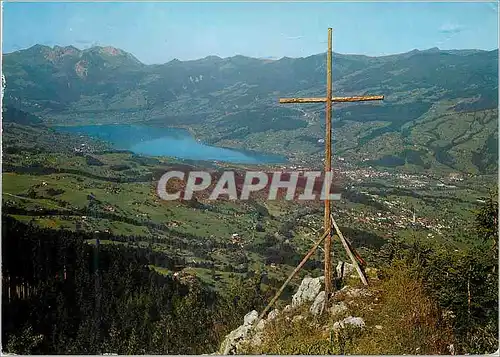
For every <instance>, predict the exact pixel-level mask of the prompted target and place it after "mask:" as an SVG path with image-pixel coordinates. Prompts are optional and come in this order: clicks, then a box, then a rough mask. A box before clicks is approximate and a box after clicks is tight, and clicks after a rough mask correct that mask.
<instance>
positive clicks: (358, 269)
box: [330, 215, 368, 285]
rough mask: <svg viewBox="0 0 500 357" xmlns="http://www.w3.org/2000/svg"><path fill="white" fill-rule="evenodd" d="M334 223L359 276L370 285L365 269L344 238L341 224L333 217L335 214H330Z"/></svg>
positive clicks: (364, 282) (365, 283)
mask: <svg viewBox="0 0 500 357" xmlns="http://www.w3.org/2000/svg"><path fill="white" fill-rule="evenodd" d="M330 218H331V221H332V225H333V227H334V228H335V231H336V232H337V235H338V236H339V238H340V241H341V242H342V245H343V246H344V249H345V251H346V252H347V255H348V256H349V258H351V262H352V264H354V267H355V268H356V271H357V272H358V275H359V277H360V278H361V281H362V282H363V284H364V285H368V280H366V276H365V273H363V270H362V269H361V267H360V266H359V263H358V261H357V260H356V257H355V256H354V254H353V252H352V251H351V249H350V247H349V244H348V243H347V240H346V239H345V238H344V235H343V234H342V232H341V231H340V229H339V226H337V222H335V219H333V215H330Z"/></svg>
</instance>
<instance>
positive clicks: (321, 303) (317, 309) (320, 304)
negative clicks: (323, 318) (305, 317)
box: [309, 291, 326, 316]
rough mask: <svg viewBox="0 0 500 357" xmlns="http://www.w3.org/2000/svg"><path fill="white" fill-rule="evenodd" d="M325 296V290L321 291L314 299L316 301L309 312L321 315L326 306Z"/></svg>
mask: <svg viewBox="0 0 500 357" xmlns="http://www.w3.org/2000/svg"><path fill="white" fill-rule="evenodd" d="M325 297H326V293H325V291H321V292H320V293H319V294H318V295H316V298H315V299H314V302H313V303H312V305H311V308H310V309H309V312H310V313H311V314H313V315H314V316H317V315H321V313H322V312H323V308H324V307H325Z"/></svg>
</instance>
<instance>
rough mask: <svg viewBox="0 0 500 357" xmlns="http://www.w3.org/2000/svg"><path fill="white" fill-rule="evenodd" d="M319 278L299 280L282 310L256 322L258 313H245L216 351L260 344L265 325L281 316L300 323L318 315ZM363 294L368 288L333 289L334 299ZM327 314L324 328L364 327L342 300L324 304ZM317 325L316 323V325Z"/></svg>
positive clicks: (238, 350)
mask: <svg viewBox="0 0 500 357" xmlns="http://www.w3.org/2000/svg"><path fill="white" fill-rule="evenodd" d="M344 269H345V267H344ZM348 270H349V268H348ZM344 272H346V270H344ZM323 282H324V278H323V277H318V278H312V277H309V276H307V277H305V278H304V279H303V280H302V282H301V284H300V286H299V288H298V290H297V292H296V293H295V295H293V297H292V304H291V305H287V306H285V308H284V309H283V311H279V310H277V309H274V310H272V311H271V312H270V313H269V314H268V316H267V318H266V319H262V320H260V321H258V322H257V320H258V313H257V311H255V310H254V311H251V312H249V313H248V314H246V315H245V317H244V318H243V324H242V325H241V326H239V327H238V328H237V329H235V330H233V331H231V333H229V334H228V335H227V336H226V338H225V339H224V342H223V343H222V345H221V348H220V350H219V352H218V354H223V355H228V354H238V353H242V352H244V351H242V346H243V345H244V344H247V343H248V344H249V345H252V346H258V345H260V344H261V343H262V341H263V337H264V333H265V327H266V325H267V324H268V323H269V322H271V321H272V320H276V319H281V318H283V321H284V322H285V323H286V324H290V323H292V324H293V323H298V322H300V323H302V321H303V322H304V323H311V320H310V319H309V318H310V317H311V316H319V315H321V314H322V313H323V310H324V308H325V299H326V294H325V291H324V290H323ZM366 296H370V293H369V291H368V290H366V289H363V288H352V287H348V286H346V287H344V288H343V289H341V290H340V291H337V292H336V299H337V300H339V299H343V298H348V299H353V298H354V299H355V298H359V297H366ZM346 302H347V303H348V304H349V303H350V301H349V300H347V301H346ZM306 304H307V305H306ZM304 305H306V306H308V307H309V313H307V312H306V313H304V311H307V310H304V309H302V308H300V309H299V307H301V306H304ZM298 311H301V314H298V313H297V312H298ZM328 314H329V315H330V316H332V317H333V318H334V321H336V322H335V323H334V324H333V326H332V325H331V323H330V324H328V326H324V328H325V330H326V331H331V330H332V329H333V331H337V332H338V331H340V330H342V329H345V328H348V327H355V328H364V327H365V322H364V320H363V319H362V318H361V317H356V316H348V314H349V308H348V305H347V304H346V303H345V302H344V301H339V302H337V303H335V304H333V305H332V306H330V307H329V308H328ZM346 316H348V317H346ZM330 321H331V320H330ZM278 323H279V322H278ZM317 327H320V326H319V325H318V326H317Z"/></svg>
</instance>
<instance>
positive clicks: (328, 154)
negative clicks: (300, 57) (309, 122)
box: [323, 28, 332, 300]
mask: <svg viewBox="0 0 500 357" xmlns="http://www.w3.org/2000/svg"><path fill="white" fill-rule="evenodd" d="M325 124H326V135H325V179H326V177H327V173H329V172H330V171H331V170H332V29H331V28H328V52H327V53H326V123H325ZM325 194H326V197H325V216H324V220H323V222H324V227H325V233H327V236H326V239H325V293H326V300H328V298H329V297H330V293H331V291H332V271H331V266H332V262H331V246H332V236H331V233H330V231H331V229H330V226H331V225H330V200H329V199H328V195H329V194H330V192H325Z"/></svg>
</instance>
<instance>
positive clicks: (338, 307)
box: [330, 301, 349, 316]
mask: <svg viewBox="0 0 500 357" xmlns="http://www.w3.org/2000/svg"><path fill="white" fill-rule="evenodd" d="M348 310H349V309H348V308H347V305H346V304H345V303H344V302H343V301H341V302H339V303H338V304H335V305H332V307H330V314H331V315H333V316H338V315H342V314H344V313H346V312H347V311H348Z"/></svg>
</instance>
